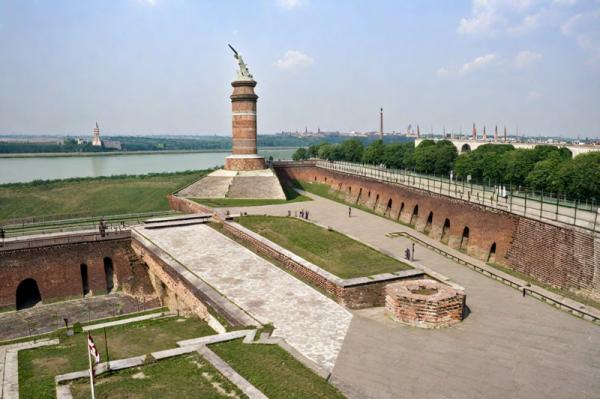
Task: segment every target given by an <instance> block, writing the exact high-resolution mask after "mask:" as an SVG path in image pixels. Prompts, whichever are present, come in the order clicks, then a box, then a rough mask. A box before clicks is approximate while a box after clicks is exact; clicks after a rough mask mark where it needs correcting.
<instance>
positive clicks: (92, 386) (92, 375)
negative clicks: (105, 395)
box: [86, 334, 96, 399]
mask: <svg viewBox="0 0 600 399" xmlns="http://www.w3.org/2000/svg"><path fill="white" fill-rule="evenodd" d="M86 344H87V353H88V361H89V363H90V389H91V390H92V399H96V394H95V392H94V372H93V370H92V353H91V351H90V336H89V334H88V339H87V342H86Z"/></svg>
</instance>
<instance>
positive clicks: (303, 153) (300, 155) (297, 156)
mask: <svg viewBox="0 0 600 399" xmlns="http://www.w3.org/2000/svg"><path fill="white" fill-rule="evenodd" d="M292 159H293V160H294V161H302V160H303V159H308V151H307V150H306V148H303V147H300V148H298V149H297V150H296V151H295V152H294V154H293V155H292Z"/></svg>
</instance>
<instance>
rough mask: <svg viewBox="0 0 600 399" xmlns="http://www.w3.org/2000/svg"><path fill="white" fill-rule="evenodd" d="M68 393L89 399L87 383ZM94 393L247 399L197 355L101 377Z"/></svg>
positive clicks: (101, 397) (103, 397)
mask: <svg viewBox="0 0 600 399" xmlns="http://www.w3.org/2000/svg"><path fill="white" fill-rule="evenodd" d="M71 393H72V394H73V398H74V399H88V398H89V397H90V385H89V380H87V379H81V380H78V381H76V382H75V383H73V384H72V385H71ZM95 393H96V398H97V399H108V398H114V399H132V398H140V399H141V398H144V399H162V398H202V399H226V398H240V399H241V398H246V397H247V396H246V395H244V394H243V393H242V392H241V391H240V390H239V389H238V388H237V387H236V386H235V385H234V384H232V383H231V382H230V381H229V380H227V379H226V378H225V377H223V375H222V374H221V373H219V372H218V371H217V370H216V369H215V368H214V367H213V366H212V365H211V364H210V363H209V362H207V361H206V360H205V359H204V358H203V357H202V356H200V355H199V354H197V353H193V354H190V355H183V356H178V357H175V358H171V359H165V360H161V361H158V362H155V363H151V364H147V365H144V366H142V367H135V368H131V369H125V370H121V371H118V372H115V373H111V374H102V375H100V376H99V377H98V379H97V380H96V392H95Z"/></svg>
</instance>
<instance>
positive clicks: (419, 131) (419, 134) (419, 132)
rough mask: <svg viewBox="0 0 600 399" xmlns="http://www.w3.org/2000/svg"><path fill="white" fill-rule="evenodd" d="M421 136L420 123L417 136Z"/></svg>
mask: <svg viewBox="0 0 600 399" xmlns="http://www.w3.org/2000/svg"><path fill="white" fill-rule="evenodd" d="M419 137H421V129H420V128H419V125H417V138H419Z"/></svg>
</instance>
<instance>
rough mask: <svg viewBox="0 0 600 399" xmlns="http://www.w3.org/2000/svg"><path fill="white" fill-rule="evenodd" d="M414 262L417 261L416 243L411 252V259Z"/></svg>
mask: <svg viewBox="0 0 600 399" xmlns="http://www.w3.org/2000/svg"><path fill="white" fill-rule="evenodd" d="M410 260H412V261H414V260H415V243H414V242H413V243H412V252H411V259H410Z"/></svg>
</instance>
